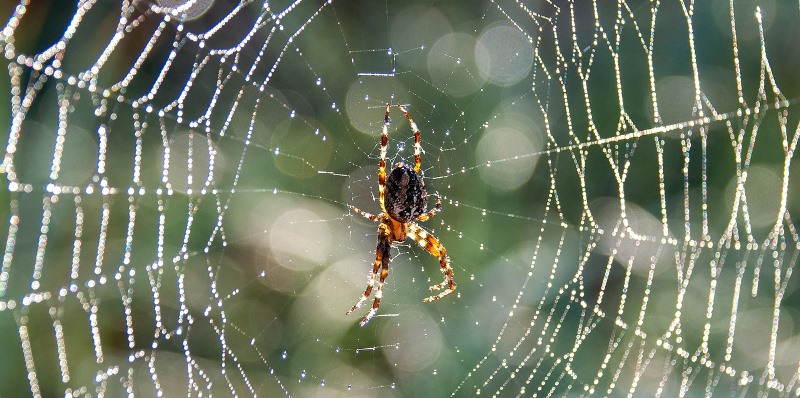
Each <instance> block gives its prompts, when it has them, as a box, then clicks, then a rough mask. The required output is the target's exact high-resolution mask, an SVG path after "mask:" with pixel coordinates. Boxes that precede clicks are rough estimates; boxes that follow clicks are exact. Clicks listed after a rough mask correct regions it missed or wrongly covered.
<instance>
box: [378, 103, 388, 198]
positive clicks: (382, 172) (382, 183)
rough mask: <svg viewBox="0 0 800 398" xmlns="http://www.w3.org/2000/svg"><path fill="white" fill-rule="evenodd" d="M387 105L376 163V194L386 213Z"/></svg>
mask: <svg viewBox="0 0 800 398" xmlns="http://www.w3.org/2000/svg"><path fill="white" fill-rule="evenodd" d="M389 107H390V105H389V104H388V103H387V104H386V116H384V117H383V129H382V130H381V161H380V163H378V194H379V195H378V196H379V198H380V203H381V210H383V212H384V213H386V206H385V205H384V204H383V203H384V200H383V198H384V197H385V195H386V152H387V151H388V149H389V123H390V121H389Z"/></svg>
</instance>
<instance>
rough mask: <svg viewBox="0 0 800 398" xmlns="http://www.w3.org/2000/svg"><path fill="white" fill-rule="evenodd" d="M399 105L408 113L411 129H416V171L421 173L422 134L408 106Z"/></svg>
mask: <svg viewBox="0 0 800 398" xmlns="http://www.w3.org/2000/svg"><path fill="white" fill-rule="evenodd" d="M397 107H398V108H400V110H401V111H403V114H404V115H406V119H408V123H409V124H411V130H413V131H414V172H415V173H417V174H419V170H420V168H421V166H422V156H421V155H422V145H421V144H420V141H421V139H422V134H421V133H420V132H419V129H418V128H417V124H416V123H414V119H412V118H411V115H409V114H408V111H406V108H405V107H404V106H403V105H400V104H397Z"/></svg>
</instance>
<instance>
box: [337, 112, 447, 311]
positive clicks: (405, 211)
mask: <svg viewBox="0 0 800 398" xmlns="http://www.w3.org/2000/svg"><path fill="white" fill-rule="evenodd" d="M397 107H398V108H400V110H401V111H402V112H403V114H404V115H405V116H406V118H407V119H408V122H409V124H411V129H412V130H413V131H414V168H413V169H412V168H411V167H409V166H407V165H405V164H404V163H398V164H397V165H396V166H395V167H394V168H393V169H392V171H391V173H389V176H388V178H387V176H386V151H387V147H388V143H389V108H390V106H389V104H386V116H385V117H384V119H383V130H382V134H381V160H380V163H379V168H378V194H379V201H380V205H381V210H382V211H381V213H380V214H378V215H373V214H369V213H367V212H365V211H363V210H360V209H357V208H355V207H352V206H350V208H351V209H352V210H353V211H355V212H356V213H358V214H361V215H362V216H364V217H366V218H368V219H370V220H372V221H375V222H377V223H378V247H377V249H376V250H375V263H374V266H373V268H372V273H371V274H370V277H369V282H368V283H367V289H366V290H365V291H364V295H363V296H361V299H359V300H358V302H357V303H356V304H355V305H354V306H353V307H352V308H350V311H347V314H350V313H351V312H353V311H355V310H356V309H357V308H359V307H361V305H362V304H363V303H364V302H365V301H366V300H367V298H369V295H370V294H371V293H372V289H373V287H374V286H375V281H376V279H377V280H378V290H377V291H376V292H375V301H373V303H372V309H370V310H369V313H367V316H365V317H364V320H362V321H361V326H364V325H365V324H366V323H367V322H369V320H370V319H372V317H373V316H375V314H376V313H377V312H378V307H379V306H380V304H381V298H382V297H383V284H384V281H386V277H387V276H388V275H389V261H390V260H391V253H390V249H391V247H392V244H393V243H395V242H403V241H405V240H406V238H411V239H413V240H414V241H415V242H417V244H418V245H420V247H423V248H424V249H425V250H427V251H428V253H430V254H431V255H432V256H434V257H438V258H439V265H440V266H441V269H442V272H443V273H444V281H442V283H440V284H438V285H433V286H431V287H430V289H431V290H442V289H444V290H442V291H441V292H439V294H436V295H433V296H430V297H428V298H426V299H425V300H423V301H425V302H430V301H434V300H438V299H440V298H442V297H444V296H446V295H448V294H449V293H450V292H452V291H453V290H455V289H456V283H455V282H454V281H453V268H451V267H450V258H449V257H448V256H447V251H446V250H445V248H444V246H442V244H441V243H439V240H438V239H436V238H435V237H434V236H433V235H431V234H429V233H428V232H427V231H425V230H424V229H422V227H420V226H419V225H417V224H416V221H425V220H428V219H430V218H431V217H433V216H434V215H436V213H437V212H438V211H440V210H442V201H441V199H440V198H439V195H438V194H436V207H435V208H434V209H432V210H430V211H428V192H427V191H425V181H424V180H423V179H422V173H421V172H420V167H421V164H422V158H421V155H420V154H421V152H422V148H421V146H420V135H421V134H420V132H419V129H417V124H416V123H414V119H412V118H411V115H409V114H408V112H407V111H406V109H405V108H404V107H403V106H402V105H397ZM378 271H380V275H379V274H378Z"/></svg>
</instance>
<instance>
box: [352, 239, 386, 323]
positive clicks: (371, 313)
mask: <svg viewBox="0 0 800 398" xmlns="http://www.w3.org/2000/svg"><path fill="white" fill-rule="evenodd" d="M391 247H392V243H391V241H390V240H389V238H388V236H387V237H384V238H383V239H381V240H380V241H379V242H378V251H379V252H381V255H380V258H381V274H380V278H379V280H378V291H376V292H375V300H374V301H373V302H372V308H370V310H369V312H368V313H367V316H365V317H364V319H362V320H361V323H359V326H364V325H366V324H367V322H369V320H370V319H372V317H374V316H375V314H377V313H378V307H380V305H381V299H382V298H383V284H384V282H385V281H386V277H387V276H389V261H391V253H390V252H389V250H390V249H391ZM376 261H377V259H376ZM375 265H376V266H377V264H375ZM376 274H377V269H376V272H375V273H374V274H373V276H372V277H373V279H374V278H375V275H376Z"/></svg>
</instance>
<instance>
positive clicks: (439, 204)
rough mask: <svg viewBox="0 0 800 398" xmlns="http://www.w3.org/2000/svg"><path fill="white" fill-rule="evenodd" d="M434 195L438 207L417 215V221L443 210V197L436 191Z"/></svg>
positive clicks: (424, 219)
mask: <svg viewBox="0 0 800 398" xmlns="http://www.w3.org/2000/svg"><path fill="white" fill-rule="evenodd" d="M433 195H434V196H436V207H434V208H433V209H430V210H429V211H428V212H427V213H425V214H423V215H421V216H419V217H417V221H428V220H430V219H431V218H433V216H435V215H436V213H438V212H440V211H442V198H441V197H440V196H439V194H438V193H435V194H433ZM351 207H352V206H351ZM356 210H358V209H356Z"/></svg>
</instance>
